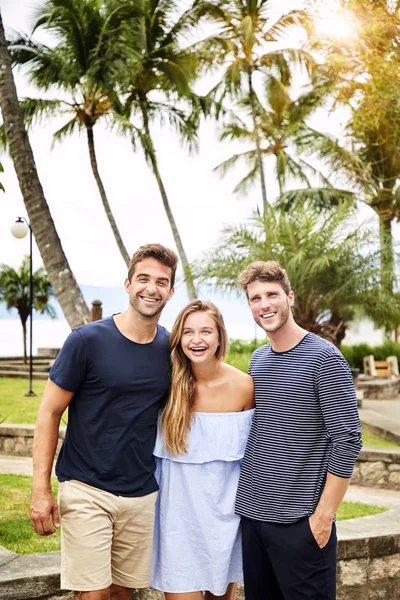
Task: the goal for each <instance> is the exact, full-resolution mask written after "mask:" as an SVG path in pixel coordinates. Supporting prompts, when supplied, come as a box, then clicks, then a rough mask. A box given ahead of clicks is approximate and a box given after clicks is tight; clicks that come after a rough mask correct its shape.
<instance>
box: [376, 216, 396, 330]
mask: <svg viewBox="0 0 400 600" xmlns="http://www.w3.org/2000/svg"><path fill="white" fill-rule="evenodd" d="M379 235H380V256H381V285H382V289H383V290H384V291H385V292H386V293H387V294H388V295H389V296H390V295H391V294H392V293H393V278H394V273H393V271H394V259H393V237H392V224H391V219H390V217H387V216H385V214H379ZM392 330H393V326H392V324H390V325H389V324H387V325H386V326H385V339H386V340H388V341H390V340H391V339H392Z"/></svg>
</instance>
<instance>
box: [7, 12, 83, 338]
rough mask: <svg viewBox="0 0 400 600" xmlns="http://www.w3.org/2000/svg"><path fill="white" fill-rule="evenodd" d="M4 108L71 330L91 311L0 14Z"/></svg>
mask: <svg viewBox="0 0 400 600" xmlns="http://www.w3.org/2000/svg"><path fill="white" fill-rule="evenodd" d="M0 65H1V68H0V108H1V112H2V115H3V121H4V127H5V133H6V135H7V138H8V143H9V148H10V154H11V158H12V160H13V162H14V167H15V171H16V173H17V177H18V180H19V185H20V188H21V192H22V196H23V198H24V202H25V207H26V210H27V213H28V216H29V221H30V225H31V227H32V232H33V234H34V236H35V239H36V243H37V245H38V248H39V251H40V254H41V256H42V260H43V263H44V266H45V269H46V271H47V273H48V277H49V280H50V283H51V285H52V288H53V290H54V292H55V294H56V296H57V298H58V301H59V302H60V305H61V308H62V310H63V312H64V315H65V318H66V319H67V321H68V323H69V325H70V326H71V327H77V326H78V325H83V324H84V323H88V322H89V321H90V315H89V309H88V307H87V306H86V303H85V300H84V298H83V296H82V293H81V291H80V289H79V287H78V284H77V283H76V280H75V278H74V276H73V273H72V271H71V269H70V267H69V264H68V261H67V258H66V256H65V254H64V251H63V249H62V246H61V242H60V239H59V237H58V234H57V231H56V229H55V226H54V222H53V219H52V217H51V215H50V211H49V207H48V205H47V202H46V199H45V197H44V194H43V189H42V186H41V184H40V181H39V177H38V174H37V170H36V165H35V161H34V158H33V154H32V149H31V146H30V143H29V139H28V136H27V133H26V129H25V125H24V119H23V115H22V111H21V108H20V106H19V102H18V96H17V91H16V88H15V83H14V79H13V74H12V69H11V58H10V55H9V52H8V48H7V41H6V38H5V35H4V28H3V22H2V19H1V15H0Z"/></svg>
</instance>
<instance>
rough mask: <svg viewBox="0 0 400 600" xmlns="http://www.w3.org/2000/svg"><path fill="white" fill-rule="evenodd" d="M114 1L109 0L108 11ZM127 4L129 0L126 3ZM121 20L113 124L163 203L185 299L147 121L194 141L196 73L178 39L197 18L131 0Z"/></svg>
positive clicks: (151, 1) (163, 4) (190, 286)
mask: <svg viewBox="0 0 400 600" xmlns="http://www.w3.org/2000/svg"><path fill="white" fill-rule="evenodd" d="M119 4H120V0H109V1H108V7H109V10H112V9H113V6H114V5H116V6H118V5H119ZM128 4H129V3H128ZM128 9H129V6H128V8H127V12H126V14H125V20H124V21H123V22H122V23H121V27H120V30H119V38H120V40H121V44H122V43H124V44H125V48H126V49H127V53H128V55H129V58H128V60H127V63H126V64H125V65H122V68H121V72H120V81H121V91H122V93H123V97H124V103H123V105H121V106H117V105H114V106H113V109H114V116H115V126H116V127H117V129H118V130H119V131H120V132H123V133H124V134H128V135H129V136H130V138H131V140H132V144H133V148H134V150H135V149H136V147H137V144H140V145H141V147H142V149H143V151H144V155H145V158H146V160H147V162H148V164H149V165H150V167H151V169H152V171H153V173H154V176H155V178H156V181H157V185H158V188H159V191H160V194H161V198H162V202H163V206H164V209H165V212H166V215H167V218H168V221H169V224H170V226H171V230H172V234H173V237H174V240H175V244H176V247H177V249H178V253H179V257H180V260H181V263H182V267H183V272H184V277H185V282H186V286H187V290H188V295H189V298H195V297H196V290H195V286H194V282H193V276H192V273H191V269H190V264H189V261H188V258H187V255H186V252H185V249H184V246H183V242H182V238H181V235H180V233H179V230H178V226H177V223H176V220H175V217H174V215H173V212H172V208H171V204H170V201H169V198H168V195H167V191H166V188H165V185H164V182H163V179H162V177H161V173H160V168H159V165H158V159H157V151H156V148H155V145H154V141H153V137H152V132H151V124H152V123H154V122H158V123H159V124H161V125H164V124H165V123H168V124H169V125H170V126H172V127H173V128H174V129H175V131H177V132H178V134H179V136H180V139H181V140H182V141H183V142H184V143H187V144H188V145H189V148H191V147H193V145H194V144H195V137H196V129H197V119H194V118H193V114H195V113H196V111H195V112H193V107H194V106H195V105H196V103H197V102H198V98H197V97H196V96H195V94H194V93H193V91H192V88H191V84H192V83H193V81H194V79H195V78H196V76H197V74H198V57H197V54H196V51H195V50H194V49H193V48H191V47H188V46H186V47H184V46H183V44H182V39H183V37H184V36H187V35H189V34H190V32H192V31H194V29H195V27H196V24H197V23H198V20H199V18H200V16H201V13H200V12H198V11H197V8H196V6H194V7H190V8H189V9H188V10H186V11H185V12H183V13H182V14H180V15H179V5H178V4H177V3H176V2H175V1H174V0H132V1H131V2H130V14H128V13H129V10H128Z"/></svg>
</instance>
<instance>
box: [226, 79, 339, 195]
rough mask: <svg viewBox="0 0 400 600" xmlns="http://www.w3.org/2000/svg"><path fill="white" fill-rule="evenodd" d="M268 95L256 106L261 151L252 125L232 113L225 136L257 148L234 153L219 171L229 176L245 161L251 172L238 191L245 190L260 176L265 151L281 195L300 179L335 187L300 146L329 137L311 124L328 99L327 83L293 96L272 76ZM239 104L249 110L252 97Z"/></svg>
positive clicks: (239, 184) (267, 85)
mask: <svg viewBox="0 0 400 600" xmlns="http://www.w3.org/2000/svg"><path fill="white" fill-rule="evenodd" d="M264 95H265V98H261V95H259V96H258V98H257V103H256V107H255V122H256V125H257V129H258V131H259V134H260V145H259V151H258V150H257V149H256V148H254V139H255V135H254V129H253V127H252V126H250V127H249V126H248V125H247V123H246V121H245V120H244V119H242V118H240V117H239V116H238V115H236V114H232V116H231V119H230V121H229V122H227V123H226V124H225V125H224V128H223V131H222V135H221V139H223V140H224V139H229V140H236V141H241V142H245V143H246V144H247V146H253V147H252V148H251V149H250V150H246V151H245V152H242V153H239V154H235V155H233V156H232V157H231V158H229V159H228V160H226V161H224V162H223V163H221V164H220V165H218V167H216V169H215V170H216V171H219V172H220V173H221V174H222V175H225V173H226V172H227V171H228V170H230V169H232V168H234V167H236V165H237V163H238V161H242V162H245V164H246V165H247V166H248V168H249V171H248V173H247V174H246V175H245V177H244V178H243V179H242V180H241V181H240V182H239V183H238V185H237V186H236V188H235V190H234V191H235V192H242V193H245V192H246V191H247V189H248V187H249V185H251V184H252V183H254V181H255V179H256V178H257V177H258V174H259V160H258V154H259V152H261V155H262V157H263V159H264V158H268V157H272V158H274V162H275V165H274V172H275V178H276V180H277V182H278V185H279V191H280V194H283V192H284V191H285V188H286V185H287V184H288V183H289V182H290V183H291V182H292V181H293V182H294V181H299V182H300V183H301V184H303V185H305V186H307V187H308V188H310V187H311V186H312V183H313V182H315V181H317V182H320V181H322V182H323V183H324V184H325V185H326V186H327V187H331V186H330V183H329V180H328V179H326V178H325V177H324V175H323V174H322V173H321V171H319V170H318V169H316V168H315V167H314V166H313V165H312V164H311V163H310V162H308V161H307V160H306V159H305V158H303V157H302V156H301V152H299V149H301V148H303V147H305V146H308V145H310V146H312V145H313V144H315V143H316V142H317V141H318V142H320V141H323V140H325V138H326V136H325V135H324V134H322V133H320V132H318V131H315V129H313V128H312V127H310V125H309V124H308V123H307V119H308V118H309V117H310V116H311V115H312V113H313V112H314V111H315V110H316V109H317V108H318V107H319V106H321V105H322V104H323V103H324V102H325V90H324V86H323V89H322V90H320V88H319V86H318V85H314V86H312V87H311V88H310V89H309V90H307V91H306V92H304V93H303V94H301V95H300V96H298V97H297V98H296V99H292V97H291V95H290V89H289V87H288V86H286V85H284V83H283V82H282V81H281V80H280V79H278V78H276V77H274V76H273V75H270V76H269V77H268V78H267V79H266V81H265V90H264ZM239 107H240V108H241V109H243V110H246V109H248V108H249V98H244V99H243V100H242V101H241V102H240V104H239Z"/></svg>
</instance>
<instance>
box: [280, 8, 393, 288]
mask: <svg viewBox="0 0 400 600" xmlns="http://www.w3.org/2000/svg"><path fill="white" fill-rule="evenodd" d="M337 4H338V5H339V6H340V7H341V10H342V18H343V19H344V20H346V22H347V23H350V24H351V26H352V27H353V35H352V36H351V39H348V40H341V43H340V44H339V43H337V42H335V41H333V40H332V38H330V37H329V36H328V37H327V38H325V39H324V38H321V36H320V34H319V35H318V38H317V40H316V41H315V44H314V46H315V47H316V48H317V50H318V52H319V53H320V56H321V54H323V53H324V52H325V67H324V68H325V74H326V76H327V81H328V80H329V79H330V82H331V83H330V93H331V96H332V97H333V98H334V100H335V103H334V107H335V106H337V104H338V103H341V104H345V105H346V106H347V107H348V109H349V111H350V118H349V120H348V123H347V126H346V128H345V132H344V135H343V138H344V139H342V141H341V143H339V142H338V140H334V139H332V140H324V141H323V142H321V143H317V144H315V145H314V146H311V145H309V146H308V148H305V150H306V151H308V152H309V153H310V154H313V155H314V156H315V157H317V158H319V159H320V160H322V161H324V162H325V163H326V164H327V165H328V166H329V167H330V169H331V171H332V172H333V173H335V174H336V175H337V176H339V177H341V178H342V180H345V181H346V183H347V184H348V189H349V193H350V194H351V195H352V197H353V199H354V200H358V201H361V202H364V203H365V204H367V205H368V206H370V207H371V208H372V209H373V210H374V211H375V213H376V214H377V217H378V219H379V228H380V254H381V269H382V271H381V284H382V286H383V288H384V290H385V291H386V292H387V293H390V292H392V291H393V289H394V282H395V273H394V252H395V250H394V247H393V236H392V223H393V222H394V221H396V220H397V219H398V218H399V217H400V186H399V180H400V106H399V102H398V94H399V91H398V80H399V76H400V44H399V42H400V14H399V3H398V2H392V1H391V0H338V2H337ZM305 198H307V199H310V200H312V201H313V200H314V201H315V202H316V203H317V204H321V203H322V204H324V205H325V206H327V205H328V204H332V203H333V204H334V203H336V202H337V194H335V193H333V194H332V190H327V189H320V190H311V191H309V190H305V191H302V192H299V191H298V190H293V191H292V192H291V193H288V194H286V195H285V197H284V198H283V202H284V203H286V205H289V204H292V205H293V202H294V201H300V202H303V201H304V199H305Z"/></svg>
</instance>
